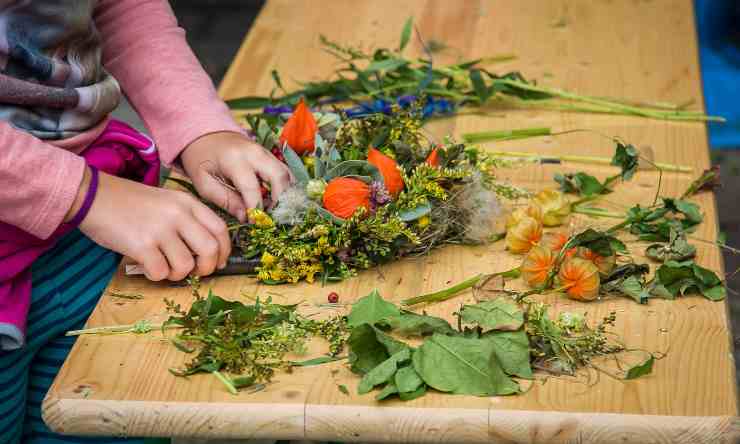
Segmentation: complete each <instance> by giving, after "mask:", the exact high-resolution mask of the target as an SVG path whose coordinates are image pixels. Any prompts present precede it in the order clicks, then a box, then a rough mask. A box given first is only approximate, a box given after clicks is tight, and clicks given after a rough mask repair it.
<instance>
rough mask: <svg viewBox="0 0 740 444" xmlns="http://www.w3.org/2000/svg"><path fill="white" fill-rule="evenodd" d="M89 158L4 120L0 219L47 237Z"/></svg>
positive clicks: (0, 134)
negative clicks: (46, 140) (39, 137)
mask: <svg viewBox="0 0 740 444" xmlns="http://www.w3.org/2000/svg"><path fill="white" fill-rule="evenodd" d="M84 171H85V160H84V159H83V158H82V157H80V156H78V155H76V154H74V153H72V152H70V151H67V150H64V149H61V148H58V147H55V146H52V145H49V144H48V143H46V142H44V141H42V140H41V139H38V138H36V137H34V136H32V135H30V134H28V133H26V132H24V131H20V130H17V129H15V128H13V127H12V126H10V124H8V123H7V122H0V221H2V222H5V223H7V224H11V225H15V226H16V227H18V228H21V229H22V230H24V231H26V232H28V233H31V234H33V235H34V236H36V237H39V238H42V239H46V238H47V237H49V236H50V235H51V234H52V233H53V232H54V230H56V229H57V227H58V226H59V225H60V224H61V223H62V221H63V219H64V216H65V215H66V214H67V212H68V211H69V209H70V207H72V203H73V202H74V199H75V197H76V196H77V191H78V190H79V188H80V184H81V183H82V176H83V174H84Z"/></svg>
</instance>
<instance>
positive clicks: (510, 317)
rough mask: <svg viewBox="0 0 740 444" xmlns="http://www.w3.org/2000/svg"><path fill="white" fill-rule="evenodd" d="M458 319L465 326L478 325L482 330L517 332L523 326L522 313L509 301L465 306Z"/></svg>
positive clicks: (498, 300)
mask: <svg viewBox="0 0 740 444" xmlns="http://www.w3.org/2000/svg"><path fill="white" fill-rule="evenodd" d="M460 317H461V318H462V320H463V322H465V323H467V324H478V325H479V326H480V327H481V328H483V329H484V330H506V331H514V330H519V329H520V328H521V326H522V324H524V312H523V311H522V310H521V309H520V308H519V306H518V305H517V304H516V303H515V302H514V301H511V300H507V299H505V298H496V299H493V300H490V301H484V302H480V303H478V304H475V305H466V306H464V307H463V308H462V310H461V311H460Z"/></svg>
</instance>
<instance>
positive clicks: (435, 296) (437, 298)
mask: <svg viewBox="0 0 740 444" xmlns="http://www.w3.org/2000/svg"><path fill="white" fill-rule="evenodd" d="M520 275H521V271H520V269H519V267H516V268H512V269H511V270H505V271H500V272H498V273H489V274H479V275H477V276H474V277H472V278H470V279H466V280H464V281H462V282H460V283H459V284H456V285H453V286H452V287H449V288H445V289H444V290H440V291H435V292H434V293H427V294H423V295H421V296H416V297H413V298H408V299H404V300H403V301H401V305H406V306H409V305H417V304H422V303H429V302H442V301H446V300H447V299H450V298H452V297H454V296H456V295H457V294H458V293H460V292H462V291H463V290H467V289H468V288H472V287H474V286H475V285H477V284H478V283H479V282H482V281H485V280H486V279H490V278H492V277H495V276H502V277H504V278H509V279H514V278H518V277H519V276H520Z"/></svg>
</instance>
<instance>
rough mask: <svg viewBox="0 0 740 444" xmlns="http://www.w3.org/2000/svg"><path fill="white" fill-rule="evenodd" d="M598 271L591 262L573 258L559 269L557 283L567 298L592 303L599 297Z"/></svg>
mask: <svg viewBox="0 0 740 444" xmlns="http://www.w3.org/2000/svg"><path fill="white" fill-rule="evenodd" d="M600 282H601V280H600V278H599V269H598V268H596V265H594V264H593V262H591V261H587V260H586V259H581V258H578V257H574V258H571V259H568V260H567V261H565V262H564V263H563V265H562V266H561V267H560V272H559V273H558V283H559V285H560V286H562V287H563V290H564V291H565V294H567V295H568V297H569V298H571V299H575V300H577V301H584V302H587V301H593V300H594V299H596V297H597V296H598V295H599V284H600Z"/></svg>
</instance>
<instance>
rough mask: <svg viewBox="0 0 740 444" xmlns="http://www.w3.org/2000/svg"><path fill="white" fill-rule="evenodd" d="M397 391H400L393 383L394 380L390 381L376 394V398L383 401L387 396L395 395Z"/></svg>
mask: <svg viewBox="0 0 740 444" xmlns="http://www.w3.org/2000/svg"><path fill="white" fill-rule="evenodd" d="M397 393H398V389H397V388H396V386H395V384H393V383H392V382H390V383H388V384H386V386H385V387H383V390H381V391H380V392H378V394H377V395H375V400H376V401H382V400H384V399H385V398H387V397H389V396H392V395H395V394H397Z"/></svg>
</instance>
